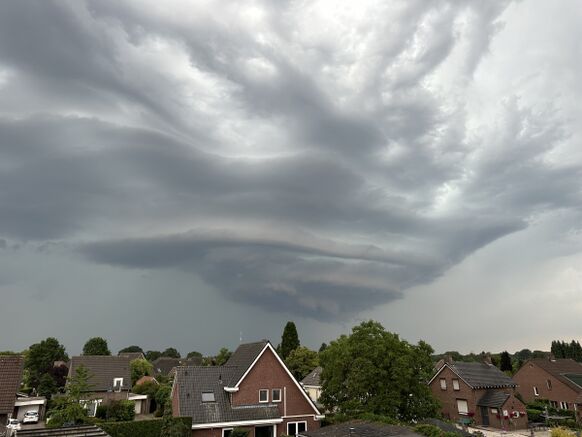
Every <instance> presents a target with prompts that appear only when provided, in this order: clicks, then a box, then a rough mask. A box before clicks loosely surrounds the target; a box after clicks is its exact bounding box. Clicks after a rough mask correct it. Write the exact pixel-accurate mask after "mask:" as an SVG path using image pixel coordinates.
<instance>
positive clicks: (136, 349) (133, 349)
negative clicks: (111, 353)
mask: <svg viewBox="0 0 582 437" xmlns="http://www.w3.org/2000/svg"><path fill="white" fill-rule="evenodd" d="M127 352H141V353H143V349H142V348H141V347H139V346H135V345H134V346H127V347H124V348H123V349H121V350H120V351H119V352H118V354H122V353H127Z"/></svg>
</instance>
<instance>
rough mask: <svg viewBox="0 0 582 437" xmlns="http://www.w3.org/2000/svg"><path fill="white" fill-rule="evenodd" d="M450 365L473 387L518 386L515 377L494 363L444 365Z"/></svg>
mask: <svg viewBox="0 0 582 437" xmlns="http://www.w3.org/2000/svg"><path fill="white" fill-rule="evenodd" d="M447 366H448V367H450V368H451V370H453V372H455V373H456V374H457V375H459V377H460V378H461V379H462V380H463V381H465V382H466V383H467V384H469V385H470V386H471V387H472V388H495V387H516V386H517V384H516V383H515V381H513V379H511V378H510V377H509V376H507V375H506V374H505V373H503V372H502V371H501V370H499V369H498V368H497V367H495V366H494V365H492V364H485V363H476V362H473V363H465V362H460V361H458V362H454V363H447V364H446V365H445V366H443V367H442V368H444V367H447Z"/></svg>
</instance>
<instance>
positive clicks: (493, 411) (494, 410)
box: [491, 408, 499, 414]
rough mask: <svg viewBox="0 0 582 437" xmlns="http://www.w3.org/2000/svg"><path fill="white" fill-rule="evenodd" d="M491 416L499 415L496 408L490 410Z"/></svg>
mask: <svg viewBox="0 0 582 437" xmlns="http://www.w3.org/2000/svg"><path fill="white" fill-rule="evenodd" d="M491 414H499V410H498V409H497V408H491Z"/></svg>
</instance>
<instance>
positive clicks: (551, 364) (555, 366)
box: [524, 358, 582, 393]
mask: <svg viewBox="0 0 582 437" xmlns="http://www.w3.org/2000/svg"><path fill="white" fill-rule="evenodd" d="M528 363H530V364H535V365H536V366H538V367H540V368H541V369H543V370H545V371H546V372H548V373H549V374H550V375H552V376H554V377H555V378H557V379H559V380H560V381H562V382H563V383H564V384H566V385H568V386H569V387H571V388H572V389H573V390H575V391H577V392H579V393H582V387H581V386H580V385H579V383H580V381H581V379H582V363H579V362H577V361H574V360H573V359H571V358H559V359H554V360H548V359H545V358H534V359H531V360H529V361H528ZM526 364H527V363H526ZM524 366H525V364H524Z"/></svg>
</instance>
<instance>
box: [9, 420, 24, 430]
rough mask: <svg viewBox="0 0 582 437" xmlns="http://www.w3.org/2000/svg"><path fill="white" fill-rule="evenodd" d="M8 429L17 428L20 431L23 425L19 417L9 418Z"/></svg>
mask: <svg viewBox="0 0 582 437" xmlns="http://www.w3.org/2000/svg"><path fill="white" fill-rule="evenodd" d="M6 429H15V430H16V431H20V430H21V429H22V425H20V421H19V420H18V419H8V424H7V425H6Z"/></svg>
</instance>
